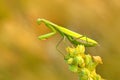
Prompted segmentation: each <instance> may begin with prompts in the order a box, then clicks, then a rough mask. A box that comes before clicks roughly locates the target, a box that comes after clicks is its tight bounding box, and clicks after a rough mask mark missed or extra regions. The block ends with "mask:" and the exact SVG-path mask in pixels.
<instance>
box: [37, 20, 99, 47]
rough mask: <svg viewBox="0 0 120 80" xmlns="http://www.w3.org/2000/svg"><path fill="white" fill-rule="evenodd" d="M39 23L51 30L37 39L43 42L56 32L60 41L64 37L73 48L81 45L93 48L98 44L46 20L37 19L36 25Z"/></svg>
mask: <svg viewBox="0 0 120 80" xmlns="http://www.w3.org/2000/svg"><path fill="white" fill-rule="evenodd" d="M41 22H43V23H44V24H45V25H46V26H47V27H48V28H50V29H51V30H52V32H51V33H47V34H44V35H41V36H39V37H38V38H39V39H40V40H45V39H47V38H49V37H51V36H53V35H55V34H56V32H58V33H60V34H61V36H62V39H64V38H65V37H66V38H67V39H68V40H69V41H70V42H71V43H72V44H73V45H74V46H77V45H79V44H82V45H84V46H85V47H93V46H96V45H97V44H98V43H97V42H96V41H95V40H93V39H90V38H88V37H86V36H83V35H81V34H79V33H76V32H74V31H71V30H69V29H66V28H64V27H62V26H59V25H56V24H54V23H52V22H50V21H48V20H45V19H40V18H38V20H37V23H38V24H40V23H41ZM62 39H61V40H62ZM61 40H60V41H61ZM59 43H60V42H59ZM59 43H58V45H59Z"/></svg>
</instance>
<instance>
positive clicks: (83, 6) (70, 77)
mask: <svg viewBox="0 0 120 80" xmlns="http://www.w3.org/2000/svg"><path fill="white" fill-rule="evenodd" d="M37 18H45V19H47V20H50V21H52V22H54V23H56V24H58V25H61V26H63V27H66V28H68V29H70V30H73V31H75V32H78V33H80V34H83V35H87V36H88V37H90V38H92V39H94V40H96V41H98V42H99V44H100V46H97V47H93V48H89V49H87V52H89V53H90V54H92V55H98V56H101V57H102V59H103V63H104V64H103V65H99V66H98V67H97V73H99V74H100V75H101V76H102V77H103V78H105V79H107V80H119V79H120V78H119V76H120V69H119V67H120V62H119V61H120V49H119V46H120V42H119V41H120V1H119V0H0V80H78V78H77V74H74V73H72V72H70V71H69V70H68V65H67V64H66V63H65V61H64V58H63V56H62V55H60V54H59V52H58V51H57V50H56V44H57V43H58V41H59V40H60V39H61V36H60V35H55V36H53V37H51V38H49V39H48V40H44V41H41V40H38V38H37V37H38V36H39V35H42V34H45V33H48V32H50V30H49V29H48V28H47V27H45V25H44V24H41V25H37V23H36V20H37ZM59 48H60V50H61V51H63V52H64V53H65V48H66V46H64V44H62V45H60V47H59ZM65 54H66V53H65Z"/></svg>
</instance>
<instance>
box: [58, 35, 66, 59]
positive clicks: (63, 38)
mask: <svg viewBox="0 0 120 80" xmlns="http://www.w3.org/2000/svg"><path fill="white" fill-rule="evenodd" d="M63 40H65V36H63V37H62V38H61V39H60V41H59V42H58V43H57V45H56V49H57V51H58V52H60V53H61V54H62V55H63V56H64V57H65V55H64V54H63V53H62V52H61V51H60V50H59V49H58V47H59V45H60V44H61V42H62V41H63Z"/></svg>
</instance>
